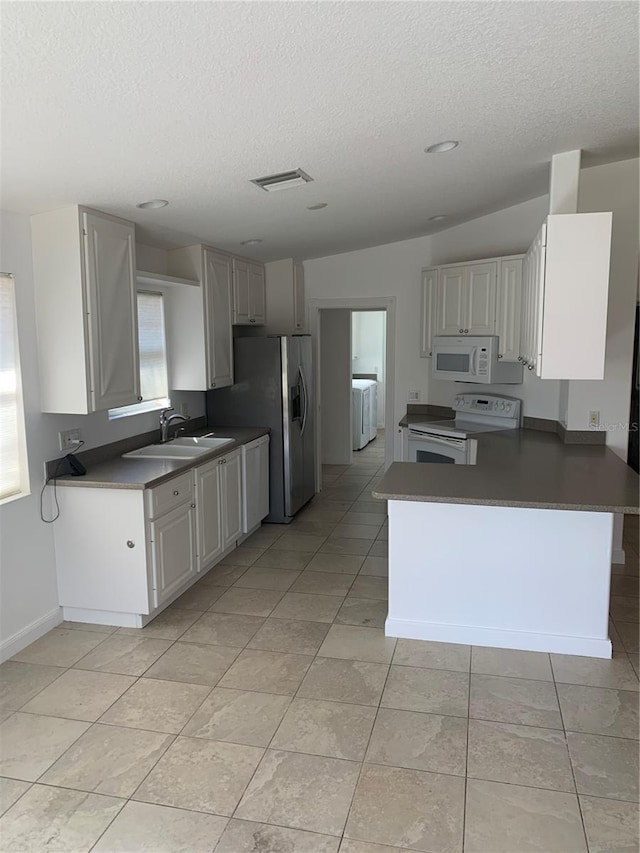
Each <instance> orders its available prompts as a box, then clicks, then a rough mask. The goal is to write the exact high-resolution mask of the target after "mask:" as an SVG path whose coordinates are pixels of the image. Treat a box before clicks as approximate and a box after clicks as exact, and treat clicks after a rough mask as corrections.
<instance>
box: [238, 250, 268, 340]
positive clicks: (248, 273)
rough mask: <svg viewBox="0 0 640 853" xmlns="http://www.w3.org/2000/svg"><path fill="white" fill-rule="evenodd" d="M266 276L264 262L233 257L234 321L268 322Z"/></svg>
mask: <svg viewBox="0 0 640 853" xmlns="http://www.w3.org/2000/svg"><path fill="white" fill-rule="evenodd" d="M264 279H265V276H264V267H263V266H262V264H255V263H251V262H250V261H243V260H241V259H240V258H234V259H233V323H234V325H236V326H247V325H256V326H264V324H265V322H266V296H265V280H264Z"/></svg>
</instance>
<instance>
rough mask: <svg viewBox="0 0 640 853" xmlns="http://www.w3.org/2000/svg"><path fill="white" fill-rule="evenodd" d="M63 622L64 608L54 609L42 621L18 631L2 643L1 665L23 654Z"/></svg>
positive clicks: (0, 647)
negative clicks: (24, 650)
mask: <svg viewBox="0 0 640 853" xmlns="http://www.w3.org/2000/svg"><path fill="white" fill-rule="evenodd" d="M61 622H62V608H61V607H54V608H53V610H50V611H49V612H48V613H46V614H45V615H44V616H41V617H40V619H36V621H35V622H32V623H31V624H30V625H26V626H25V627H24V628H21V629H20V631H16V633H15V634H12V636H11V637H7V639H6V640H2V642H0V663H2V662H3V661H5V660H8V659H9V658H12V657H13V656H14V655H17V654H18V652H21V651H22V650H23V649H25V648H26V647H27V646H29V645H31V643H34V642H35V641H36V640H39V639H40V637H43V636H44V635H45V634H46V633H47V632H48V631H50V630H51V629H52V628H55V627H56V626H57V625H59V624H60V623H61Z"/></svg>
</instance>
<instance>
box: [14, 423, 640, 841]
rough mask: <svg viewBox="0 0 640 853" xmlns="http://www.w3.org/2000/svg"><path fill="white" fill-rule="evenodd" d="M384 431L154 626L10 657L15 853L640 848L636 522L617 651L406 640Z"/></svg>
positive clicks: (54, 641) (622, 589) (79, 633)
mask: <svg viewBox="0 0 640 853" xmlns="http://www.w3.org/2000/svg"><path fill="white" fill-rule="evenodd" d="M381 445H382V441H381V440H380V439H378V440H376V442H375V443H373V444H372V445H370V446H369V447H368V448H367V449H366V450H364V451H362V452H360V453H358V454H356V456H355V459H354V464H353V466H351V467H350V468H338V467H335V468H327V469H326V473H325V486H326V488H325V489H324V491H323V492H322V494H321V496H318V498H317V499H315V500H314V501H313V504H312V505H311V506H310V507H309V508H308V509H306V510H305V511H304V512H302V513H301V514H300V516H299V518H297V519H296V520H295V521H294V522H293V524H291V525H290V526H289V527H287V528H284V527H280V526H264V527H263V528H262V529H261V530H260V531H259V532H258V533H256V534H255V535H254V536H252V537H251V538H250V540H248V541H247V542H246V544H244V545H242V546H241V547H240V548H239V549H238V550H237V551H236V552H235V553H234V554H232V555H231V556H230V557H228V558H227V559H225V560H224V562H223V564H221V565H219V566H218V567H217V568H216V569H214V570H213V571H212V572H210V573H209V574H208V575H206V576H205V577H204V578H203V579H202V580H201V581H200V582H199V583H198V584H197V585H196V586H195V587H193V588H192V589H191V590H189V591H188V592H187V593H185V594H184V595H183V596H182V598H180V599H179V600H178V601H176V602H175V603H174V604H173V605H172V606H171V607H170V608H169V609H168V610H167V611H165V612H164V613H163V614H162V615H161V616H159V617H158V618H157V619H155V620H154V622H153V623H151V624H150V625H149V626H148V627H147V628H145V629H143V630H142V631H136V630H132V629H119V630H116V629H111V628H102V627H97V626H91V625H81V624H63V625H62V626H61V627H60V628H57V629H55V630H53V631H51V632H50V633H49V634H48V635H47V636H46V637H44V638H42V639H41V640H39V641H37V642H36V643H33V645H31V646H30V647H28V648H27V649H25V650H24V651H22V652H21V653H20V654H18V655H16V656H15V658H13V660H10V661H8V662H7V663H5V664H3V665H2V667H0V676H1V684H0V715H1V716H0V721H3V722H2V725H1V727H0V733H1V754H0V777H1V778H0V813H2V812H4V816H3V817H2V818H1V819H0V849H2V850H3V851H8V853H13V851H29V853H36V852H37V853H39V851H45V850H47V851H48V850H56V851H64V853H71V851H89V850H92V851H100V853H106V851H112V853H136V851H151V853H163V851H164V852H165V853H180V851H182V852H183V853H200V851H203V853H204V851H209V853H211V851H213V850H215V851H216V853H249V851H260V853H285V851H287V853H337V851H340V853H393V851H395V853H399V851H402V850H420V851H428V853H459V852H460V851H462V850H464V851H465V853H522V851H542V853H574V851H575V853H578V851H587V850H588V851H589V853H605V851H608V853H611V851H628V853H631V851H637V850H638V527H637V519H636V520H635V525H634V524H633V523H632V522H633V521H634V520H633V519H629V520H628V521H629V524H628V525H627V527H626V532H625V547H626V550H627V554H628V563H627V566H626V567H625V571H624V572H623V573H621V574H616V575H615V576H614V578H613V590H612V592H613V595H612V599H611V611H612V620H613V621H612V637H613V641H614V646H615V656H614V658H613V660H611V661H602V660H595V659H590V658H576V657H569V656H564V655H547V654H539V653H532V652H516V651H504V650H497V649H485V648H475V647H474V648H470V647H468V646H457V645H449V644H439V643H423V642H415V641H405V640H398V641H396V640H394V639H391V638H386V637H385V636H384V632H383V630H382V626H383V622H384V617H385V612H386V600H385V599H386V580H385V576H386V573H387V562H386V546H387V543H386V538H387V528H386V523H385V514H384V513H385V507H384V505H383V504H382V503H380V502H377V501H374V500H372V499H371V497H370V491H371V486H372V483H373V482H374V481H375V479H376V477H377V476H378V475H379V473H380V470H381V468H380V466H381V465H382V447H381Z"/></svg>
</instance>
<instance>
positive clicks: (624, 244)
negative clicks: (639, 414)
mask: <svg viewBox="0 0 640 853" xmlns="http://www.w3.org/2000/svg"><path fill="white" fill-rule="evenodd" d="M638 164H639V161H638V160H637V159H633V160H622V161H620V162H618V163H608V164H606V165H604V166H594V167H593V168H591V169H583V170H582V171H581V172H580V193H579V198H578V211H579V212H580V213H591V212H596V211H608V210H611V211H613V231H612V240H611V267H610V277H609V302H608V311H607V348H606V359H605V373H604V380H600V381H580V382H579V381H573V382H569V383H568V400H567V426H568V428H569V429H576V430H585V429H588V428H589V413H590V412H592V411H597V412H599V413H600V427H601V428H602V429H604V430H606V442H607V445H608V446H609V447H610V448H611V449H612V450H613V451H614V452H615V453H617V454H618V456H620V457H621V458H622V459H625V460H626V458H627V447H628V442H629V433H628V423H629V407H630V394H631V376H632V369H633V337H634V322H635V306H636V302H637V287H638V245H639V243H638V237H639V217H638V210H639V206H638V201H639V199H638V180H639V170H638Z"/></svg>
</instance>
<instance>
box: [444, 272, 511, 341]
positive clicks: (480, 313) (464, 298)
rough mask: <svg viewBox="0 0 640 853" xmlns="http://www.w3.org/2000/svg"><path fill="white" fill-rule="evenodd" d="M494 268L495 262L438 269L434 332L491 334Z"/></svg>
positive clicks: (493, 316) (494, 294)
mask: <svg viewBox="0 0 640 853" xmlns="http://www.w3.org/2000/svg"><path fill="white" fill-rule="evenodd" d="M497 271H498V263H497V261H492V262H490V263H478V264H466V265H464V266H447V267H442V268H441V269H440V276H439V281H438V292H437V296H436V312H437V321H436V327H435V332H436V334H437V335H492V334H493V330H494V328H495V310H496V281H497Z"/></svg>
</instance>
